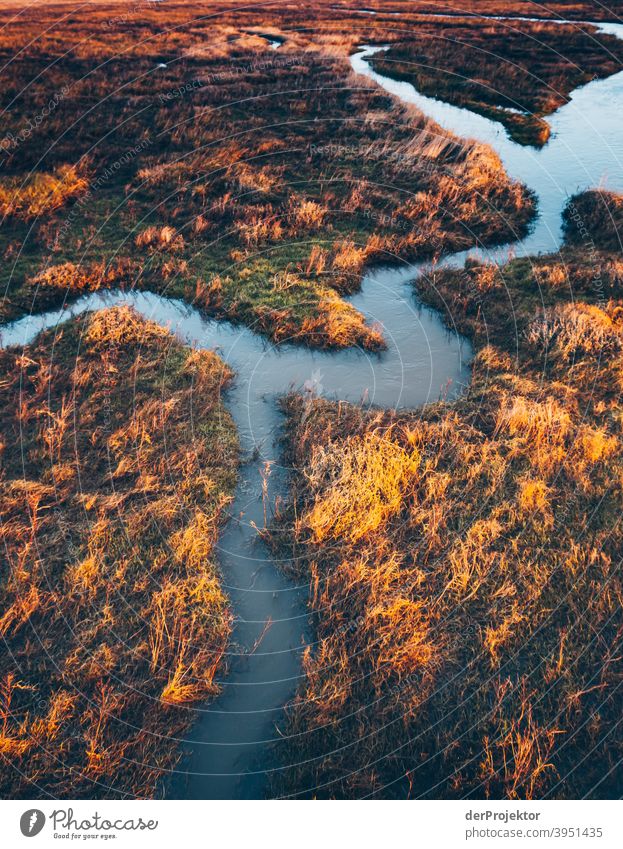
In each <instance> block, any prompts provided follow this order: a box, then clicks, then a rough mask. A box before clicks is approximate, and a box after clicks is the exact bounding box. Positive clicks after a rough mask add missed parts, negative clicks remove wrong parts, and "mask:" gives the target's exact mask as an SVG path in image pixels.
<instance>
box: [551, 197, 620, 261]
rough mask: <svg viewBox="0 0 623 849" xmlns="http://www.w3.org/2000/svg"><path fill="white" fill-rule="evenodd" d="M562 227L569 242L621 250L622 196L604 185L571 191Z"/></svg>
mask: <svg viewBox="0 0 623 849" xmlns="http://www.w3.org/2000/svg"><path fill="white" fill-rule="evenodd" d="M563 229H564V234H565V239H566V241H567V242H568V243H569V244H572V245H578V246H584V247H585V248H588V249H590V247H591V246H595V247H597V248H600V249H602V250H605V251H618V252H620V251H621V248H622V242H621V238H622V233H623V197H621V195H617V194H615V193H614V192H609V191H606V190H605V189H592V190H590V191H586V192H581V193H580V194H577V195H574V196H573V197H572V198H571V200H570V201H569V203H568V204H567V206H566V208H565V211H564V215H563Z"/></svg>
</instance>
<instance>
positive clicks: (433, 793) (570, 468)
mask: <svg viewBox="0 0 623 849" xmlns="http://www.w3.org/2000/svg"><path fill="white" fill-rule="evenodd" d="M622 283H623V268H622V266H621V262H620V259H619V257H618V255H613V254H607V253H604V252H595V253H591V254H589V253H588V252H587V251H586V250H572V249H566V251H565V252H564V253H563V254H562V255H561V256H556V257H543V258H540V259H539V260H535V261H534V262H529V261H525V260H516V261H514V262H511V263H510V264H509V265H508V266H505V267H503V268H502V269H500V270H497V269H495V268H492V267H488V266H479V265H472V266H468V267H467V268H466V269H465V270H464V271H460V272H459V271H455V272H450V271H448V272H438V273H436V274H434V275H431V276H430V277H428V278H427V279H423V280H422V281H420V282H419V283H418V291H419V292H420V293H421V294H422V296H423V297H424V299H425V300H426V301H428V302H429V303H432V304H434V305H436V306H437V307H438V308H439V309H441V310H442V311H443V312H444V313H445V315H446V316H447V317H448V320H449V321H450V322H451V323H452V326H453V327H457V328H458V329H459V330H460V331H461V332H463V333H466V334H467V335H469V336H470V338H471V339H472V340H473V342H474V345H475V349H476V357H475V361H474V364H473V378H472V383H471V386H470V388H469V390H468V392H467V393H466V395H465V396H464V397H463V398H461V399H460V400H459V401H457V402H456V403H453V404H438V405H433V406H428V407H426V408H425V409H424V410H422V411H418V412H413V413H409V412H400V413H391V412H378V411H366V410H364V409H360V408H356V407H351V406H348V405H345V404H340V405H335V404H332V403H328V402H324V401H317V402H316V403H315V405H314V406H313V407H312V408H310V406H309V404H306V405H303V404H302V402H301V401H300V399H298V398H296V397H290V398H288V399H287V400H286V404H285V406H286V411H287V413H288V421H289V425H288V443H287V444H288V450H289V455H290V460H291V462H292V465H293V468H294V474H293V482H292V487H293V502H294V506H293V508H292V510H291V512H289V513H288V514H287V515H284V516H283V517H282V521H281V523H280V525H279V526H278V527H277V528H276V529H275V532H274V537H273V542H274V544H275V546H276V547H277V548H278V549H279V551H280V552H281V553H282V554H283V553H285V554H287V555H289V556H290V557H291V558H292V567H291V568H292V569H293V570H294V571H295V572H296V573H297V575H299V576H300V578H301V579H305V580H307V581H309V583H310V587H311V600H310V612H311V614H312V616H313V619H314V622H315V628H316V633H315V637H316V640H317V642H315V643H314V645H313V648H310V649H309V651H308V654H307V657H306V664H305V672H306V677H305V683H304V685H303V686H302V687H301V689H300V691H299V695H298V698H297V700H296V701H295V703H294V704H293V705H292V707H291V709H290V713H289V722H288V725H287V732H288V733H289V734H292V735H293V738H292V740H293V745H292V749H291V751H290V753H289V757H288V763H290V764H299V765H298V766H291V767H286V768H285V769H284V772H283V774H282V776H281V780H280V782H278V783H277V785H276V791H277V792H279V793H282V794H285V795H302V796H319V797H347V798H360V797H362V796H365V795H368V794H372V795H376V796H379V797H407V796H408V797H421V796H424V797H430V798H449V797H456V798H463V797H471V798H506V799H525V798H550V797H552V798H582V797H583V796H585V795H587V796H589V797H595V798H618V796H619V794H620V789H619V783H620V772H619V766H618V764H619V760H620V758H621V756H622V754H623V735H622V732H621V726H620V722H619V720H620V713H621V690H620V681H621V673H622V671H623V670H622V668H621V659H620V651H619V645H620V637H621V632H622V630H623V617H622V614H621V598H622V593H623V582H622V576H621V571H620V551H621V545H622V544H623V539H622V532H621V525H620V510H621V500H622V493H621V472H622V471H623V447H622V419H621V410H620V402H619V399H620V393H621V388H622V375H621V366H620V353H621V350H622V346H623V299H622V298H621V291H622V289H621V286H622Z"/></svg>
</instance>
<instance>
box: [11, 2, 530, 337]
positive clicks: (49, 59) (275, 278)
mask: <svg viewBox="0 0 623 849" xmlns="http://www.w3.org/2000/svg"><path fill="white" fill-rule="evenodd" d="M111 8H114V7H108V6H105V5H101V6H100V5H96V6H95V7H89V9H88V11H87V10H85V11H80V10H72V14H71V16H69V17H68V19H66V20H64V21H62V22H61V23H58V22H57V23H56V24H54V25H52V22H53V21H54V20H55V18H56V17H57V16H58V14H59V10H58V9H56V8H55V9H50V10H45V9H38V10H37V15H36V16H35V15H34V13H29V12H27V11H25V12H24V14H23V15H21V16H20V17H19V18H18V19H17V20H13V21H11V22H10V23H7V26H6V28H4V29H2V33H1V34H0V58H2V59H3V60H6V61H7V65H6V67H5V70H4V71H3V72H2V75H1V76H0V81H1V82H2V83H3V85H2V86H0V90H1V91H2V92H3V94H2V97H1V99H0V105H1V106H2V108H4V109H6V110H7V111H6V113H5V125H4V127H3V133H4V135H3V137H2V139H0V142H1V144H0V152H1V154H2V155H1V156H0V162H1V170H0V204H1V206H2V211H3V212H4V217H3V220H2V225H1V227H0V256H3V258H4V263H3V266H2V270H1V272H0V282H1V284H2V287H3V290H4V293H5V298H4V300H3V305H2V314H1V315H2V318H3V319H4V320H7V319H9V318H11V317H14V316H16V315H19V314H22V313H25V312H31V311H33V310H34V311H37V310H40V309H43V308H45V307H47V306H50V305H51V304H57V303H59V302H61V301H62V300H63V299H65V298H72V297H74V296H75V295H76V294H78V293H81V292H84V291H85V290H88V289H95V288H101V287H104V286H116V285H121V286H124V287H132V286H136V287H142V288H148V289H152V290H155V291H158V292H160V293H165V294H169V295H172V296H175V297H183V298H185V299H186V300H188V301H192V302H195V303H196V304H197V305H198V306H200V307H202V308H203V309H204V310H205V311H207V312H209V313H210V314H213V315H218V316H222V317H226V318H229V319H232V320H234V321H239V322H243V323H245V324H247V325H250V326H252V327H254V328H255V329H256V330H258V331H259V332H262V333H265V334H267V335H268V336H270V337H271V338H272V339H275V340H283V339H293V340H295V341H300V342H304V343H307V344H311V345H316V346H319V347H344V346H347V345H353V344H355V345H360V346H362V347H365V348H368V349H371V350H375V349H378V348H379V347H380V346H381V345H382V340H381V338H380V336H379V334H378V332H376V331H375V330H374V329H373V328H370V327H369V326H367V325H366V324H365V322H364V320H363V318H362V316H361V315H360V314H359V313H358V312H357V311H356V310H354V309H353V308H352V307H351V306H350V305H348V304H346V303H345V302H344V301H343V299H342V298H341V294H343V293H344V292H345V291H352V290H353V289H355V288H356V287H357V286H358V285H359V281H360V277H361V272H362V269H363V267H364V264H365V263H366V262H369V261H374V260H377V259H381V260H387V259H396V258H397V257H400V258H409V259H413V258H416V257H420V256H431V255H434V254H436V253H439V252H440V251H448V250H456V249H459V248H463V247H468V246H470V245H472V244H474V243H475V242H476V241H478V240H481V241H483V242H486V243H493V242H499V241H503V240H507V239H509V238H514V237H515V236H516V235H517V233H522V232H524V231H525V229H526V226H527V224H528V222H529V220H530V219H531V217H532V215H533V212H534V209H533V203H532V199H531V198H530V197H529V196H528V194H527V193H526V192H525V191H524V190H523V189H522V188H521V187H520V186H518V185H517V184H514V183H512V182H511V181H510V180H509V179H508V177H507V175H506V174H505V172H504V170H503V168H502V166H501V164H500V162H499V161H498V160H497V158H496V157H495V155H493V154H492V153H491V152H490V151H489V150H487V149H486V148H483V147H481V146H479V145H475V144H473V143H463V142H459V141H458V140H457V139H455V138H453V137H451V136H449V135H448V134H446V133H444V132H443V131H442V130H440V128H439V127H437V126H436V125H435V124H434V123H432V122H430V121H428V120H427V119H426V118H424V117H423V116H422V115H421V114H420V113H418V112H417V111H415V110H411V109H405V108H403V107H401V106H400V105H399V104H398V103H397V102H395V101H392V100H391V99H389V98H388V97H387V96H386V95H385V94H384V93H383V92H382V91H380V90H379V89H377V88H376V87H374V86H370V85H369V84H368V83H367V82H366V81H365V80H364V79H357V78H355V77H354V76H353V75H352V73H351V71H350V66H349V63H348V56H349V51H350V50H351V49H352V47H353V45H354V44H355V43H356V40H357V39H358V37H359V36H358V32H357V30H358V24H357V23H356V22H352V21H350V20H348V19H346V20H342V21H339V20H337V17H336V15H335V14H334V13H333V12H332V11H331V10H330V9H329V8H328V7H327V8H326V9H322V10H320V11H319V13H318V14H319V15H320V22H321V25H320V26H319V27H318V26H314V27H313V28H312V26H311V18H309V13H304V12H303V11H300V10H293V9H290V10H287V9H284V10H281V11H279V12H275V11H274V10H272V9H271V10H269V11H267V10H263V11H262V10H247V11H236V12H232V11H231V10H229V11H227V10H223V12H222V14H220V15H219V16H218V17H217V18H216V19H215V18H214V17H213V14H208V13H213V11H214V9H213V7H212V6H210V7H207V6H206V7H201V6H198V7H195V6H193V7H192V9H189V7H188V5H175V4H170V5H168V6H167V28H163V26H162V14H161V10H160V9H159V8H158V7H157V6H156V5H155V4H152V5H146V6H145V7H144V8H141V9H137V10H133V11H132V13H131V16H132V23H133V26H132V28H129V27H128V21H127V20H126V17H125V16H124V15H114V14H112V12H111ZM314 14H315V13H314ZM41 15H43V16H44V20H43V21H42V19H41ZM314 20H315V19H314ZM191 22H192V26H191V25H190V23H191ZM269 22H270V25H269ZM46 24H50V26H51V27H52V29H51V30H50V32H46V30H45V26H46ZM253 28H258V29H259V30H261V31H263V32H266V31H269V32H272V31H275V30H277V31H278V32H282V33H284V34H286V35H287V37H286V38H285V41H284V44H283V45H282V47H281V48H280V49H279V50H278V51H274V50H271V49H270V48H269V46H268V44H267V42H266V40H265V39H264V38H261V37H260V36H258V35H256V34H253V33H252V32H251V31H252V30H253ZM68 48H69V56H68V57H66V58H64V59H62V58H61V56H62V54H63V52H64V51H65V50H66V49H68ZM19 49H21V51H22V52H20V53H19V54H18V50H19ZM16 54H17V55H16ZM11 57H14V58H12V60H11V61H9V60H10V59H11ZM56 60H58V61H56ZM42 104H43V106H44V107H45V119H44V120H40V121H38V122H37V124H36V127H35V128H34V129H31V124H32V123H33V116H34V117H35V118H36V116H38V115H39V114H40V113H41V112H42V108H43V107H42Z"/></svg>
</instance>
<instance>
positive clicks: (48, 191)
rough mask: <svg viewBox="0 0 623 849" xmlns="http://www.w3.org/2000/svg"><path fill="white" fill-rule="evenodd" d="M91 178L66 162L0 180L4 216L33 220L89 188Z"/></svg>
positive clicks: (0, 196) (1, 209) (0, 207)
mask: <svg viewBox="0 0 623 849" xmlns="http://www.w3.org/2000/svg"><path fill="white" fill-rule="evenodd" d="M87 186H88V181H87V178H86V177H85V175H84V174H83V173H82V172H81V170H80V169H78V168H75V167H73V166H69V165H65V166H60V167H59V168H56V169H55V170H54V171H53V172H52V173H44V172H34V173H32V174H30V175H28V176H27V177H4V178H2V179H1V180H0V216H3V217H11V216H13V217H15V218H17V219H19V220H20V221H29V220H30V219H32V218H38V217H39V216H41V215H47V214H49V213H51V212H53V211H55V210H57V209H59V208H60V207H62V206H65V204H66V203H68V201H70V200H72V199H75V198H76V197H79V196H80V195H81V194H83V193H84V192H85V191H86V188H87Z"/></svg>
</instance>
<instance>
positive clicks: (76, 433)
mask: <svg viewBox="0 0 623 849" xmlns="http://www.w3.org/2000/svg"><path fill="white" fill-rule="evenodd" d="M0 359H1V360H2V374H3V375H4V377H3V380H2V385H1V386H0V401H1V403H0V409H1V411H2V412H1V413H0V514H1V516H2V542H3V561H2V567H0V596H1V598H0V635H1V636H2V641H3V653H2V661H1V662H0V753H1V755H2V760H1V762H0V764H1V765H0V793H1V795H2V797H3V798H37V797H40V798H43V797H48V796H52V797H56V798H59V797H60V798H66V799H67V798H69V799H73V798H80V797H86V798H123V797H127V796H139V797H146V796H147V797H149V796H153V795H154V794H155V793H156V792H157V789H158V786H159V783H160V781H161V779H162V777H163V776H166V774H167V771H168V770H169V769H171V768H172V767H173V766H174V765H175V763H176V760H177V758H178V756H179V751H178V746H177V743H176V741H175V737H176V736H178V735H181V734H183V732H184V730H185V729H187V728H188V726H189V724H190V722H191V720H192V718H193V714H192V712H191V711H190V710H189V706H190V705H192V704H193V703H194V702H197V701H198V700H201V701H204V700H205V699H207V698H209V697H210V696H213V695H214V694H216V693H217V692H218V686H217V684H216V679H217V678H218V677H219V676H220V675H223V674H224V671H225V670H224V663H223V653H224V651H225V647H226V644H227V640H228V636H229V633H230V613H229V610H228V606H227V598H226V596H225V594H224V592H223V590H222V589H221V586H220V578H219V575H218V572H217V570H216V567H215V563H214V556H213V546H214V542H215V539H216V536H217V534H218V531H219V523H220V519H221V514H222V511H223V508H224V506H225V505H226V504H227V503H228V501H229V499H230V497H231V495H232V492H233V489H234V486H235V481H236V465H237V453H238V446H237V437H236V433H235V428H234V425H233V422H232V421H231V419H230V417H229V415H228V414H227V413H226V411H225V410H224V408H223V405H222V402H221V397H220V396H221V392H222V390H223V389H224V387H225V386H226V385H227V383H228V381H229V380H230V378H231V372H230V371H229V369H228V368H227V367H226V366H225V365H224V364H223V363H222V361H220V360H219V359H218V358H217V357H216V356H215V355H213V354H211V353H209V352H206V351H193V352H191V351H190V350H189V349H187V348H185V347H183V346H182V345H181V344H180V343H179V342H177V341H176V340H175V339H174V337H173V336H171V335H170V334H169V333H168V332H167V331H165V330H162V329H161V328H160V327H158V326H157V325H154V324H151V323H149V322H146V321H143V320H142V319H140V318H139V317H138V316H137V315H136V314H135V313H133V312H132V311H130V310H129V309H127V308H119V309H111V310H108V311H104V312H101V313H97V314H95V315H91V316H86V317H85V318H81V319H75V320H73V321H72V322H70V323H69V324H67V325H64V326H63V327H62V328H61V329H60V330H58V331H57V332H56V334H53V333H52V332H46V333H43V334H42V335H40V336H39V337H38V338H37V339H36V340H35V342H33V343H32V344H31V345H29V346H28V347H26V348H23V349H11V350H7V351H3V352H1V353H0Z"/></svg>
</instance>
